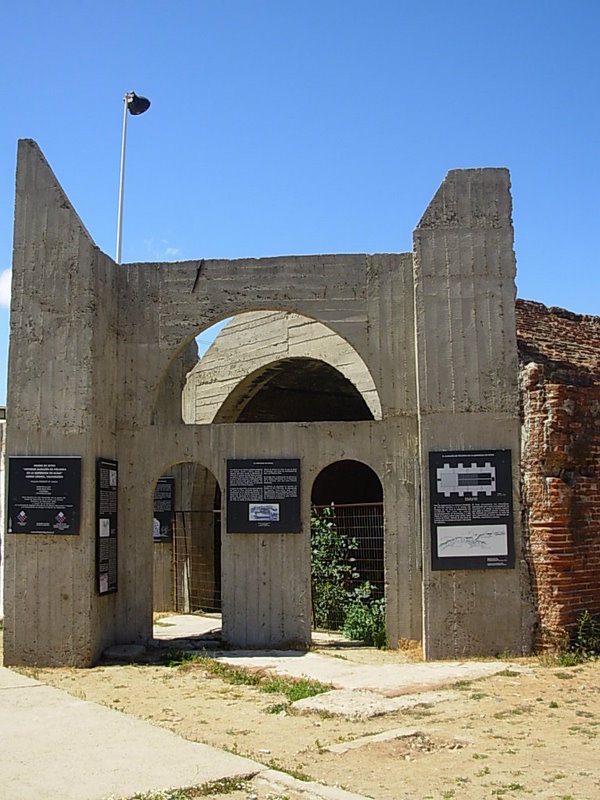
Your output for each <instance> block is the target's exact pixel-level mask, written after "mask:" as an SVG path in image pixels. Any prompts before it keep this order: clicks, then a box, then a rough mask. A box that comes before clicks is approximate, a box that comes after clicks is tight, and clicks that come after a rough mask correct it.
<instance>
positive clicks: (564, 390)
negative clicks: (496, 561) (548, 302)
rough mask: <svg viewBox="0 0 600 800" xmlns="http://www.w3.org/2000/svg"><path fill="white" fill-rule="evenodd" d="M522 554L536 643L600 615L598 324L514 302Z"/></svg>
mask: <svg viewBox="0 0 600 800" xmlns="http://www.w3.org/2000/svg"><path fill="white" fill-rule="evenodd" d="M516 310H517V336H518V338H519V358H520V385H521V403H522V415H523V428H522V437H523V438H522V480H523V510H524V514H523V517H524V533H525V541H526V554H527V559H528V562H529V567H530V571H531V579H532V587H533V592H534V599H535V607H536V613H537V644H538V645H542V646H543V645H551V644H553V643H557V642H560V641H561V637H562V635H563V634H564V632H567V633H572V632H573V629H574V627H575V625H576V623H577V619H578V617H579V616H580V615H581V613H582V612H584V611H586V610H587V611H589V612H590V613H595V614H598V613H600V317H591V316H581V315H577V314H572V313H570V312H568V311H564V310H562V309H556V308H551V309H548V308H546V307H545V306H543V305H542V304H541V303H534V302H530V301H522V300H518V301H517V309H516Z"/></svg>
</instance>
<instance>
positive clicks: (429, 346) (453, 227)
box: [414, 169, 522, 658]
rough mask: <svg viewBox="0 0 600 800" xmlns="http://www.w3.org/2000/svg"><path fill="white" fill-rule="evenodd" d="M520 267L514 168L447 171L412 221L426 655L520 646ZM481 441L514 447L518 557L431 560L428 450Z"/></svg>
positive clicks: (481, 443)
mask: <svg viewBox="0 0 600 800" xmlns="http://www.w3.org/2000/svg"><path fill="white" fill-rule="evenodd" d="M514 278H515V257H514V253H513V228H512V221H511V197H510V180H509V173H508V171H507V170H505V169H473V170H455V171H452V172H450V173H448V176H447V177H446V179H445V181H444V182H443V184H442V185H441V187H440V189H439V190H438V192H437V193H436V195H435V197H434V198H433V200H432V201H431V204H430V205H429V207H428V208H427V210H426V212H425V214H424V215H423V218H422V219H421V221H420V222H419V225H418V226H417V228H416V230H415V232H414V280H415V337H416V359H417V382H418V406H419V440H420V461H421V480H422V486H423V492H422V508H421V513H422V520H423V611H424V615H423V641H424V650H425V656H426V657H427V658H447V657H450V656H462V655H469V656H474V655H494V654H496V653H498V652H501V651H504V650H510V651H513V652H519V651H520V650H521V644H522V630H521V628H522V614H521V608H522V605H521V564H522V560H521V542H520V527H519V491H518V487H519V403H518V386H517V376H518V363H517V344H516V333H515V312H514V308H515V282H514ZM483 448H494V449H510V450H511V451H512V477H513V500H514V512H515V513H514V526H515V553H516V559H515V563H516V565H515V567H514V568H513V569H498V570H497V571H494V570H491V569H479V570H469V569H465V570H454V571H434V570H433V569H432V561H431V534H430V522H431V521H430V512H429V493H430V491H431V488H432V487H430V486H429V477H428V454H429V452H430V451H432V450H433V451H436V450H438V451H439V450H455V451H456V450H481V449H483Z"/></svg>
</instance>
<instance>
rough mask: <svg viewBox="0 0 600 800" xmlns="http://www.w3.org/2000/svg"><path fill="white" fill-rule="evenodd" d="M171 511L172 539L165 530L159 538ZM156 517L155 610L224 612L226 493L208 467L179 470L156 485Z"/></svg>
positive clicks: (192, 465)
mask: <svg viewBox="0 0 600 800" xmlns="http://www.w3.org/2000/svg"><path fill="white" fill-rule="evenodd" d="M168 483H170V484H171V487H172V488H171V490H169V487H168V485H167V484H168ZM161 484H162V487H164V490H163V491H161ZM168 505H170V507H171V513H170V516H171V532H170V535H169V533H168V531H166V530H163V532H162V535H158V536H157V535H156V531H157V529H158V526H159V525H160V527H161V528H163V527H164V528H166V527H167V520H168V517H169V513H168V509H167V506H168ZM153 511H154V520H155V522H154V527H155V534H154V558H153V561H154V567H153V574H154V610H155V611H179V612H181V613H190V612H194V611H206V612H220V611H221V487H220V486H219V482H218V480H217V479H216V477H215V476H214V475H213V473H212V472H211V470H210V469H208V468H207V467H205V466H204V465H202V464H199V463H191V462H182V463H178V464H174V465H172V466H171V467H169V468H168V469H167V470H165V471H164V472H163V473H162V475H161V477H160V478H159V479H158V480H157V481H156V484H155V490H154V508H153ZM157 523H158V524H157Z"/></svg>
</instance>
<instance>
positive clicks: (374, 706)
mask: <svg viewBox="0 0 600 800" xmlns="http://www.w3.org/2000/svg"><path fill="white" fill-rule="evenodd" d="M458 696H459V694H458V692H421V693H420V694H405V695H402V696H401V697H382V696H381V695H380V694H377V693H376V692H370V691H367V690H366V689H334V690H333V691H332V692H325V693H324V694H318V695H315V696H314V697H305V698H304V699H303V700H296V702H295V703H292V706H293V708H294V710H295V711H297V712H298V713H299V714H329V715H331V716H337V717H347V718H348V719H356V720H359V719H370V718H371V717H380V716H382V715H383V714H393V713H394V712H395V711H404V710H406V709H407V708H414V707H415V706H422V705H433V704H434V703H442V702H444V701H447V700H455V699H456V698H457V697H458Z"/></svg>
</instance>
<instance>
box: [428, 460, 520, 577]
mask: <svg viewBox="0 0 600 800" xmlns="http://www.w3.org/2000/svg"><path fill="white" fill-rule="evenodd" d="M429 486H430V509H431V562H432V563H431V566H432V569H487V568H496V569H497V568H502V567H503V568H509V567H514V563H515V554H514V544H513V503H512V471H511V451H510V450H481V451H479V450H477V451H468V452H456V451H454V452H447V451H446V452H431V453H429Z"/></svg>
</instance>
